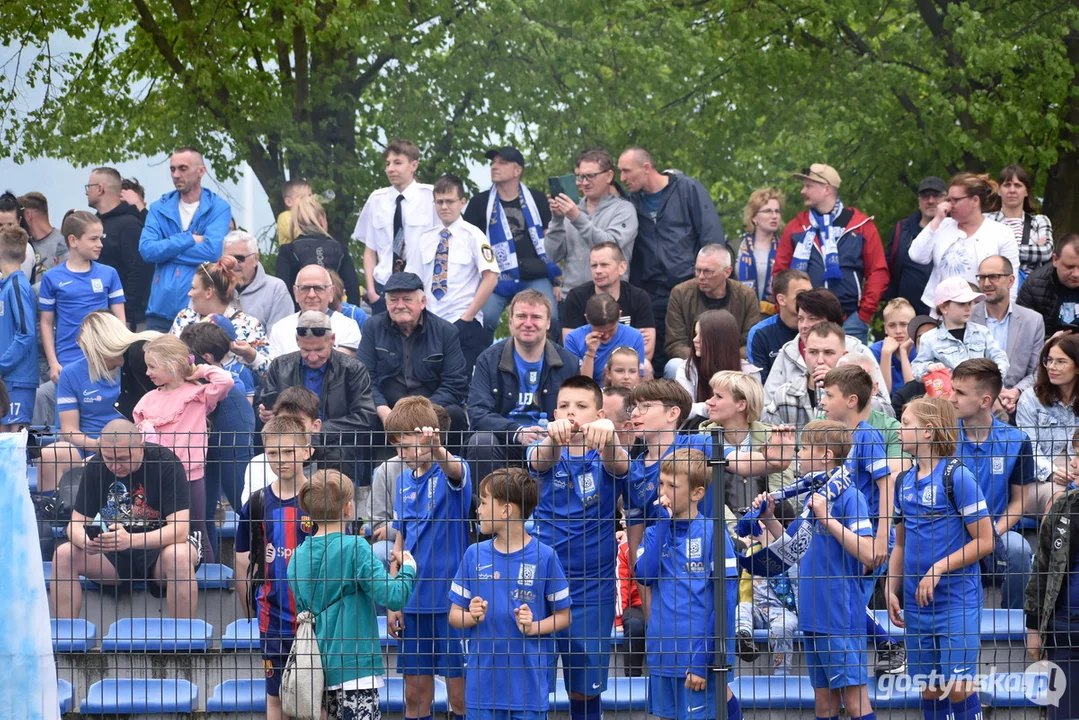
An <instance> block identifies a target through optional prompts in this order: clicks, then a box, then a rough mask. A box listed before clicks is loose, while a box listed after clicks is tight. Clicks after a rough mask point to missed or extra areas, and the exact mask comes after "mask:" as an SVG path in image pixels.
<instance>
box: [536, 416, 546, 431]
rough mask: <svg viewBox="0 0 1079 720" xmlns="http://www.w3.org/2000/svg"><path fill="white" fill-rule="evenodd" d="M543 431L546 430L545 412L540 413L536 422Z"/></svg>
mask: <svg viewBox="0 0 1079 720" xmlns="http://www.w3.org/2000/svg"><path fill="white" fill-rule="evenodd" d="M536 424H537V425H539V426H540V427H541V428H543V431H544V432H547V413H540V416H539V422H537V423H536Z"/></svg>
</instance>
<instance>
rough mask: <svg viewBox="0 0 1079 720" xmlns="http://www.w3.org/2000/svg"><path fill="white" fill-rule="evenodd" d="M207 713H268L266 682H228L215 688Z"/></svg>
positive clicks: (207, 706)
mask: <svg viewBox="0 0 1079 720" xmlns="http://www.w3.org/2000/svg"><path fill="white" fill-rule="evenodd" d="M206 712H226V713H228V712H234V713H241V712H248V713H250V712H254V713H264V712H266V680H265V679H264V678H258V679H255V680H250V679H248V680H226V681H225V682H223V683H221V684H220V685H218V686H217V687H215V688H214V694H213V695H212V696H211V697H210V699H209V700H207V701H206Z"/></svg>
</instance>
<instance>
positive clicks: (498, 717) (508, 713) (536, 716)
mask: <svg viewBox="0 0 1079 720" xmlns="http://www.w3.org/2000/svg"><path fill="white" fill-rule="evenodd" d="M465 718H466V720H547V712H546V711H542V712H540V711H536V710H494V709H490V708H476V709H475V710H473V709H472V708H468V710H466V711H465Z"/></svg>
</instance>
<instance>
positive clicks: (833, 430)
mask: <svg viewBox="0 0 1079 720" xmlns="http://www.w3.org/2000/svg"><path fill="white" fill-rule="evenodd" d="M850 449H851V431H850V429H849V428H847V427H844V425H843V424H842V423H840V422H835V421H832V420H814V421H813V422H810V423H809V424H807V425H806V426H805V427H804V428H803V429H802V446H801V448H800V449H799V451H798V461H799V466H800V467H801V468H802V470H806V471H809V472H811V473H812V472H817V473H827V477H828V484H829V486H834V488H836V489H837V490H838V492H837V493H836V494H835V495H834V497H832V499H828V497H826V495H825V494H824V493H822V492H813V493H812V494H810V495H809V498H808V499H807V500H806V508H807V509H808V510H809V511H810V513H811V516H812V517H811V518H806V522H809V523H811V525H810V528H811V530H810V533H811V536H810V537H811V539H810V541H809V547H808V548H807V549H806V551H805V555H803V556H802V558H801V561H800V564H799V566H798V607H799V608H801V611H802V612H801V614H800V615H799V618H798V623H799V625H800V627H801V630H802V632H803V633H804V636H805V640H804V643H805V658H806V665H807V668H808V670H809V682H810V684H811V685H812V686H813V691H814V695H815V704H816V713H817V717H818V718H829V719H831V718H838V717H839V710H840V706H841V705H843V706H846V708H847V713H848V714H849V715H850V717H851V718H852V720H858V718H861V719H862V720H866V719H867V718H869V719H873V718H876V714H875V713H874V712H873V710H872V708H871V707H870V704H869V691H868V689H867V688H866V679H867V672H866V649H865V620H864V618H865V596H864V594H863V589H862V569H863V567H862V566H863V565H868V564H870V562H871V561H872V559H873V528H872V523H871V522H870V519H869V506H868V505H867V504H866V501H865V497H864V496H863V495H862V493H861V492H860V491H859V490H858V488H857V486H856V485H855V483H854V480H853V478H852V477H851V472H850V470H849V469H848V468H847V467H845V463H846V459H847V456H848V455H850ZM774 503H775V500H773V499H772V498H771V497H770V496H769V495H768V494H763V495H760V496H758V497H757V499H756V500H754V501H753V506H754V508H761V518H762V520H763V521H764V526H765V529H766V530H768V533H769V534H770V535H771V536H772V537H773V538H781V537H783V536H784V530H783V527H782V526H781V525H780V524H779V522H778V521H776V520H775V517H774V512H773V504H774ZM795 522H798V521H795ZM793 525H794V524H793V523H792V527H793ZM787 532H788V534H789V533H790V531H789V530H788V531H787Z"/></svg>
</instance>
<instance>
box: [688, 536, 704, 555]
mask: <svg viewBox="0 0 1079 720" xmlns="http://www.w3.org/2000/svg"><path fill="white" fill-rule="evenodd" d="M686 557H687V558H689V559H690V560H700V559H701V539H700V538H686Z"/></svg>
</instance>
